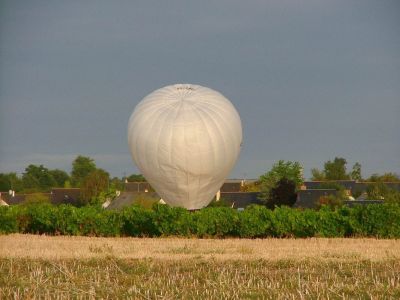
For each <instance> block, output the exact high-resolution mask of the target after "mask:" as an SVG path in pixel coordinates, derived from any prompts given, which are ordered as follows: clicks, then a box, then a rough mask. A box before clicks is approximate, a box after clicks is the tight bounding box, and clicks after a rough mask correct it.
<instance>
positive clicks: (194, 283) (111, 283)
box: [0, 234, 400, 299]
mask: <svg viewBox="0 0 400 300" xmlns="http://www.w3.org/2000/svg"><path fill="white" fill-rule="evenodd" d="M399 258H400V241H398V240H376V239H314V238H313V239H264V240H242V239H237V240H235V239H226V240H199V239H175V238H174V239H172V238H171V239H169V238H168V239H137V238H89V237H48V236H34V235H18V234H17V235H8V236H0V299H3V298H15V299H18V298H60V299H63V298H65V299H67V298H109V299H116V298H131V299H142V298H144V299H155V298H165V299H176V298H184V299H186V298H197V299H210V298H213V299H223V298H229V299H235V298H236V299H238V298H253V299H256V298H266V299H318V298H319V299H328V298H329V299H358V298H360V299H366V298H368V299H369V298H373V299H381V298H393V299H399V298H400V259H399Z"/></svg>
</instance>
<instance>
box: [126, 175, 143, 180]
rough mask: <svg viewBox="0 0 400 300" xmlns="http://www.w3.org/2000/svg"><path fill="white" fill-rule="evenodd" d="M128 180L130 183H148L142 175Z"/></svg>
mask: <svg viewBox="0 0 400 300" xmlns="http://www.w3.org/2000/svg"><path fill="white" fill-rule="evenodd" d="M127 179H128V181H130V182H144V181H146V178H144V177H143V175H142V174H132V175H130V176H129V177H128V178H127Z"/></svg>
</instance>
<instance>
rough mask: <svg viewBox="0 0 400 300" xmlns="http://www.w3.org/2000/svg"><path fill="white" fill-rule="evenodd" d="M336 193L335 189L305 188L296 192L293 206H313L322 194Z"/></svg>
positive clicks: (315, 205)
mask: <svg viewBox="0 0 400 300" xmlns="http://www.w3.org/2000/svg"><path fill="white" fill-rule="evenodd" d="M329 195H335V196H336V195H337V191H336V190H335V189H307V190H299V191H298V192H297V200H296V203H295V204H294V207H298V208H300V207H301V208H315V207H317V204H318V201H319V199H320V198H321V197H323V196H329Z"/></svg>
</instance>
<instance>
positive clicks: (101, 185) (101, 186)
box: [80, 169, 109, 204]
mask: <svg viewBox="0 0 400 300" xmlns="http://www.w3.org/2000/svg"><path fill="white" fill-rule="evenodd" d="M108 187H109V174H108V173H107V172H106V171H104V170H102V169H96V170H94V171H92V172H91V173H90V174H88V175H87V176H86V177H85V178H84V179H83V181H82V185H81V197H80V199H81V201H82V204H99V202H100V201H99V196H100V194H101V193H104V192H107V190H108Z"/></svg>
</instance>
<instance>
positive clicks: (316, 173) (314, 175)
mask: <svg viewBox="0 0 400 300" xmlns="http://www.w3.org/2000/svg"><path fill="white" fill-rule="evenodd" d="M311 180H314V181H323V180H325V173H324V171H320V170H318V169H316V168H313V169H311Z"/></svg>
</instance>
